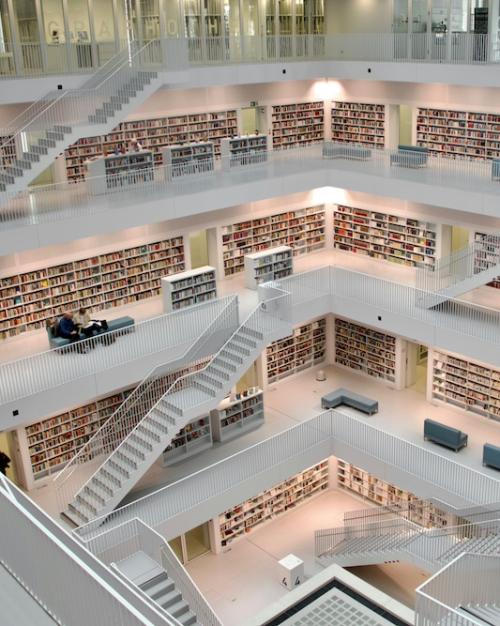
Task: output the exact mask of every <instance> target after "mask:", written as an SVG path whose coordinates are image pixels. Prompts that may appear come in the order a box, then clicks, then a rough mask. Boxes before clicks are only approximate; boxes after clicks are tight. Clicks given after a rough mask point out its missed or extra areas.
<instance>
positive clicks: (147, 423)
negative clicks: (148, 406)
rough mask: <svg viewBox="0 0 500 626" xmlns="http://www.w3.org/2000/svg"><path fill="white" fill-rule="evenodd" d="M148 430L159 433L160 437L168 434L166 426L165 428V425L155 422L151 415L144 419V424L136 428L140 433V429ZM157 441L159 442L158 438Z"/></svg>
mask: <svg viewBox="0 0 500 626" xmlns="http://www.w3.org/2000/svg"><path fill="white" fill-rule="evenodd" d="M150 428H152V429H153V428H154V429H155V430H156V431H157V432H159V433H161V434H162V435H166V434H167V433H168V428H167V426H165V424H162V422H159V421H157V420H155V419H154V418H153V417H152V416H151V415H148V416H147V418H145V420H144V422H143V423H142V424H141V425H140V426H138V427H137V429H138V430H139V431H141V429H145V430H147V431H149V429H150ZM158 441H160V438H158Z"/></svg>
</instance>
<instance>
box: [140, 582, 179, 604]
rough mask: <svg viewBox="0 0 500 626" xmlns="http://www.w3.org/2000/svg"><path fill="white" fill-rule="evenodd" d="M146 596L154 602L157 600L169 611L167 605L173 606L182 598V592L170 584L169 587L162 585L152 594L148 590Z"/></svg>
mask: <svg viewBox="0 0 500 626" xmlns="http://www.w3.org/2000/svg"><path fill="white" fill-rule="evenodd" d="M168 580H169V579H168ZM148 596H149V597H150V598H151V599H153V600H154V601H155V602H158V604H159V605H160V606H162V607H163V608H164V609H166V610H167V611H169V607H171V606H174V605H175V604H177V603H178V602H180V601H181V600H182V594H181V592H180V591H179V590H178V589H177V588H176V587H175V585H172V586H171V587H170V588H169V589H165V586H163V587H162V588H161V589H158V590H157V591H156V592H155V594H154V595H152V594H151V593H150V592H149V591H148Z"/></svg>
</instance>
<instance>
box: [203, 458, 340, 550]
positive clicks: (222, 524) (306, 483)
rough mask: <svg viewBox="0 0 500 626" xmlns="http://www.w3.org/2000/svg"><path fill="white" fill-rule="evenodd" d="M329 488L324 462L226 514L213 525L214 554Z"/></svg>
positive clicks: (326, 463)
mask: <svg viewBox="0 0 500 626" xmlns="http://www.w3.org/2000/svg"><path fill="white" fill-rule="evenodd" d="M328 486H329V468H328V460H325V461H322V462H321V463H317V464H316V465H314V466H313V467H310V468H308V469H306V470H304V471H303V472H300V473H299V474H296V475H295V476H292V477H291V478H288V479H287V480H284V481H283V482H281V483H279V484H277V485H275V486H274V487H272V488H271V489H267V490H266V491H263V492H262V493H260V494H258V495H257V496H255V497H254V498H250V499H249V500H246V501H245V502H242V503H241V504H238V505H236V506H233V507H232V508H230V509H228V510H227V511H224V513H221V514H220V515H219V517H218V518H216V519H214V520H213V522H212V529H211V530H212V533H213V541H212V547H213V549H214V551H215V552H221V551H222V550H224V548H227V547H228V546H230V545H231V544H232V543H233V542H234V541H236V540H237V539H239V538H240V537H244V536H245V535H246V534H248V533H250V532H252V530H253V529H254V528H257V527H259V526H260V525H261V524H263V523H265V522H267V521H269V520H271V519H275V518H276V517H277V516H278V515H281V514H283V513H286V512H287V511H290V510H291V509H294V508H295V507H297V506H298V505H299V504H302V503H303V502H305V501H307V500H309V499H310V498H311V497H313V496H315V495H319V494H320V493H321V492H323V491H324V490H325V489H328Z"/></svg>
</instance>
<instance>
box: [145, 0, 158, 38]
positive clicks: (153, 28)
mask: <svg viewBox="0 0 500 626" xmlns="http://www.w3.org/2000/svg"><path fill="white" fill-rule="evenodd" d="M158 1H159V0H140V2H141V20H142V39H143V42H144V43H147V42H148V41H151V40H152V39H159V38H160V8H159V6H158Z"/></svg>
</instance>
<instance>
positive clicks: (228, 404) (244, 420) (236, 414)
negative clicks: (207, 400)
mask: <svg viewBox="0 0 500 626" xmlns="http://www.w3.org/2000/svg"><path fill="white" fill-rule="evenodd" d="M210 418H211V420H212V431H213V436H214V439H215V440H216V441H221V442H226V441H231V439H235V438H236V437H240V436H241V435H244V434H245V433H247V432H249V431H251V430H254V429H255V428H258V427H259V426H261V425H262V424H263V423H264V394H263V392H262V391H261V390H260V389H258V388H257V387H251V388H250V389H247V390H245V391H243V392H242V393H241V394H235V396H234V397H233V396H230V397H228V398H225V399H224V400H223V401H222V402H221V403H220V404H219V406H218V407H217V408H216V409H213V410H212V411H211V412H210Z"/></svg>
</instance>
